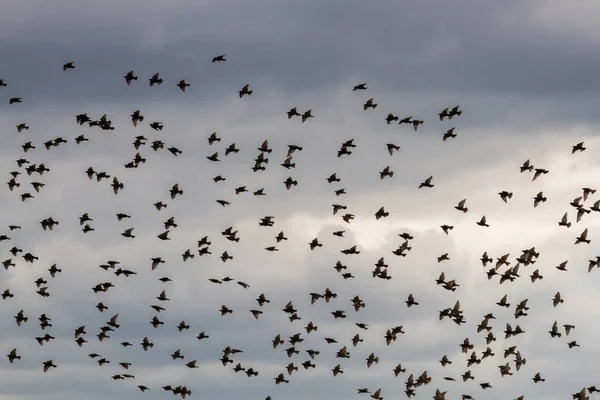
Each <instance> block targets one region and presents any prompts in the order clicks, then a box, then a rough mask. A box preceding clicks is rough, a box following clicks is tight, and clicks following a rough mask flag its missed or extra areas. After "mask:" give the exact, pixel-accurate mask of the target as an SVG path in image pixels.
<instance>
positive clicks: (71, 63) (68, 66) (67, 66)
mask: <svg viewBox="0 0 600 400" xmlns="http://www.w3.org/2000/svg"><path fill="white" fill-rule="evenodd" d="M62 69H63V71H66V70H68V69H75V62H74V61H69V62H68V63H65V64H63V67H62ZM44 372H45V371H44Z"/></svg>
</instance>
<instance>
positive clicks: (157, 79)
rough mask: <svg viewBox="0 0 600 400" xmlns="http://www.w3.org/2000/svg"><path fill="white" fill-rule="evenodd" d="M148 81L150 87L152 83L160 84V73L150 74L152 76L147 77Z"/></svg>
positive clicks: (161, 80)
mask: <svg viewBox="0 0 600 400" xmlns="http://www.w3.org/2000/svg"><path fill="white" fill-rule="evenodd" d="M126 79H127V78H126ZM148 82H149V83H150V87H153V86H154V85H162V83H163V79H162V78H161V77H160V74H159V73H158V72H157V73H155V74H154V75H152V78H150V79H148Z"/></svg>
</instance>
